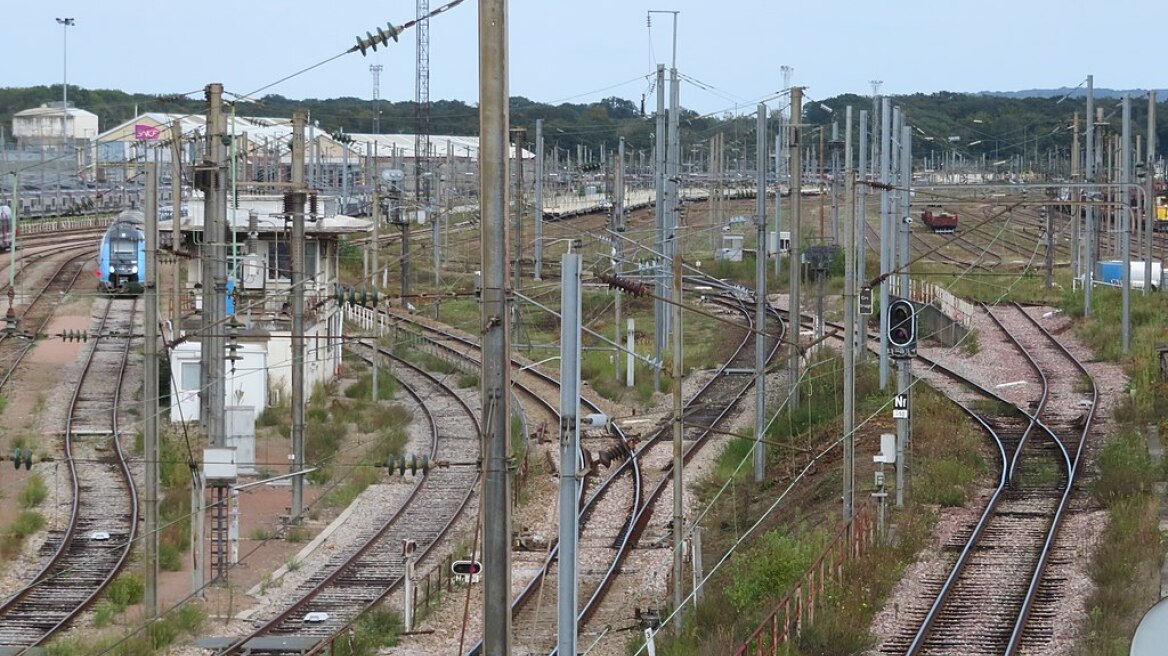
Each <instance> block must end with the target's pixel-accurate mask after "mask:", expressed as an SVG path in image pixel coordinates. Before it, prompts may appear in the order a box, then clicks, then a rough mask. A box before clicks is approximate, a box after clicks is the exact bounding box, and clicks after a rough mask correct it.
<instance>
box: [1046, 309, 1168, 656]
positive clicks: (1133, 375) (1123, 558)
mask: <svg viewBox="0 0 1168 656" xmlns="http://www.w3.org/2000/svg"><path fill="white" fill-rule="evenodd" d="M1130 300H1131V329H1132V330H1131V336H1132V339H1131V348H1130V351H1129V352H1128V353H1127V354H1124V353H1123V351H1122V343H1121V340H1119V339H1116V330H1117V328H1116V327H1117V326H1118V325H1119V324H1120V322H1121V321H1122V316H1121V315H1122V293H1121V291H1120V290H1113V289H1098V290H1096V293H1094V294H1093V295H1092V301H1093V305H1092V314H1091V316H1090V317H1089V318H1088V317H1085V316H1084V312H1083V296H1082V293H1081V292H1073V291H1071V290H1070V289H1069V288H1068V289H1066V290H1064V292H1063V296H1062V299H1061V307H1062V310H1063V312H1064V313H1066V314H1068V315H1069V316H1071V317H1073V318H1076V319H1078V321H1076V323H1075V324H1074V330H1075V334H1076V335H1077V336H1078V337H1079V338H1081V339H1082V340H1083V341H1084V342H1086V344H1087V345H1088V346H1089V347H1090V348H1091V349H1092V350H1093V351H1094V352H1095V354H1096V357H1097V358H1100V359H1105V360H1114V361H1116V362H1119V363H1120V364H1122V365H1123V368H1124V370H1125V372H1126V373H1127V375H1128V381H1129V382H1128V388H1127V389H1126V390H1125V393H1124V394H1122V395H1121V396H1120V399H1119V401H1118V403H1117V407H1116V408H1115V409H1114V410H1113V411H1112V413H1111V414H1112V417H1113V419H1114V420H1115V421H1116V422H1117V423H1118V424H1119V425H1118V427H1117V429H1116V431H1115V432H1114V434H1113V435H1111V436H1110V438H1109V441H1108V443H1107V444H1106V445H1105V446H1104V448H1103V449H1102V450H1101V452H1100V453H1099V455H1098V457H1097V460H1096V464H1097V469H1098V477H1097V478H1096V479H1095V480H1093V481H1092V482H1091V493H1092V495H1093V496H1094V498H1095V500H1096V501H1098V502H1099V503H1100V504H1102V505H1103V506H1104V507H1105V508H1107V510H1108V512H1109V513H1110V522H1109V523H1108V526H1107V529H1106V531H1105V532H1104V533H1103V536H1102V539H1101V540H1100V542H1099V545H1098V548H1097V550H1096V553H1095V557H1094V559H1093V560H1092V563H1091V576H1092V578H1093V579H1094V582H1095V585H1096V587H1095V591H1094V593H1093V594H1092V595H1091V597H1090V598H1089V599H1088V600H1087V609H1088V620H1087V626H1086V627H1085V630H1084V631H1083V634H1082V635H1083V637H1082V638H1081V639H1080V644H1079V645H1078V646H1077V647H1078V652H1077V653H1082V654H1091V655H1092V656H1096V655H1102V656H1120V655H1124V656H1126V654H1127V653H1128V650H1129V645H1130V642H1131V636H1132V634H1133V632H1134V629H1135V626H1136V624H1137V623H1138V622H1139V619H1140V617H1141V616H1142V614H1143V612H1144V611H1145V610H1146V609H1147V608H1148V607H1149V606H1150V605H1151V604H1153V603H1154V602H1155V601H1156V600H1157V599H1158V598H1159V584H1158V582H1157V577H1156V573H1157V572H1158V571H1159V567H1160V543H1161V535H1160V533H1159V531H1158V530H1157V526H1158V520H1157V509H1156V506H1157V503H1156V500H1155V496H1154V494H1153V493H1152V485H1153V482H1154V481H1155V480H1156V479H1157V474H1158V472H1156V471H1155V469H1154V467H1153V466H1152V464H1151V460H1150V459H1149V457H1148V455H1147V452H1146V446H1145V444H1144V440H1143V437H1142V435H1141V431H1143V430H1144V429H1145V427H1146V426H1147V425H1148V424H1157V425H1159V426H1160V429H1161V431H1164V428H1165V426H1164V421H1163V418H1164V417H1165V416H1168V384H1166V383H1165V382H1164V381H1163V380H1162V379H1161V375H1160V371H1159V357H1158V354H1157V352H1156V347H1157V345H1158V344H1160V343H1162V342H1163V341H1164V337H1163V326H1164V324H1165V323H1166V320H1168V298H1166V297H1165V296H1164V295H1163V294H1147V295H1143V294H1132V295H1131V299H1130ZM1088 389H1089V386H1088V385H1087V384H1086V383H1085V381H1081V380H1080V381H1076V384H1075V390H1076V391H1077V392H1079V393H1084V392H1085V391H1087V390H1088Z"/></svg>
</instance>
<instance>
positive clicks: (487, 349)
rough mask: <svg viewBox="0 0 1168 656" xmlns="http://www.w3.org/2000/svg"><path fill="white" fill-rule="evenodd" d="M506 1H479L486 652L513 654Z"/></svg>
mask: <svg viewBox="0 0 1168 656" xmlns="http://www.w3.org/2000/svg"><path fill="white" fill-rule="evenodd" d="M507 67H508V64H507V0H480V2H479V126H480V128H479V129H480V132H481V135H482V136H481V146H480V150H479V153H480V158H479V168H480V176H479V185H480V186H479V201H480V204H481V208H482V239H481V242H482V253H481V261H482V323H481V326H480V332H481V334H482V336H483V338H482V340H483V341H482V344H483V363H482V367H483V372H482V376H481V380H482V399H483V410H482V412H483V418H482V430H483V432H484V436H483V443H484V448H483V457H482V462H483V467H484V470H485V471H484V472H483V474H484V477H483V517H484V519H485V521H484V522H483V567H484V569H485V572H484V576H485V582H484V585H483V653H484V654H490V655H491V656H510V654H511V466H512V462H511V448H510V447H511V393H510V390H511V360H510V358H511V318H510V314H511V313H510V311H509V308H508V307H507V304H508V301H509V296H510V294H509V292H508V290H507V288H506V287H507V267H508V262H509V260H508V258H507V209H508V206H509V203H508V193H507V192H508V184H507V183H508V180H509V175H508V170H507V165H508V157H507V155H508V150H509V148H508V143H507V128H508V123H509V116H508V96H507V93H508V89H507V87H508V84H507V80H508V73H507Z"/></svg>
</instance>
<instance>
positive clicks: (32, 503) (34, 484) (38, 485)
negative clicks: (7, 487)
mask: <svg viewBox="0 0 1168 656" xmlns="http://www.w3.org/2000/svg"><path fill="white" fill-rule="evenodd" d="M48 496H49V488H48V486H46V485H45V479H44V478H41V475H40V474H39V473H36V474H33V475H31V476H29V477H28V481H26V482H25V484H24V487H22V488H21V489H20V507H21V508H24V509H25V510H32V509H33V508H36V507H37V506H39V505H41V503H42V502H43V501H44V500H45V499H46V498H48Z"/></svg>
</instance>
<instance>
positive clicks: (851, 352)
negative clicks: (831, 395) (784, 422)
mask: <svg viewBox="0 0 1168 656" xmlns="http://www.w3.org/2000/svg"><path fill="white" fill-rule="evenodd" d="M861 120H863V119H861ZM844 125H845V126H846V127H845V128H844V130H845V132H846V134H847V139H846V141H845V144H846V148H845V153H844V170H845V171H846V173H845V175H846V178H845V179H846V181H847V190H846V196H847V202H848V203H849V204H850V205H851V212H850V213H849V215H850V216H851V224H850V225H849V226H848V230H847V232H845V233H844V234H846V235H847V239H845V240H844V415H843V434H844V435H843V437H844V444H843V446H844V463H843V465H844V471H843V478H844V490H843V494H844V501H843V519H844V522H845V523H846V522H847V521H848V520H850V519H851V518H852V514H853V508H854V507H855V491H854V485H855V475H856V472H855V469H856V465H855V436H854V435H853V433H854V431H855V428H854V427H855V423H856V417H855V412H856V411H855V403H856V401H855V398H856V271H855V266H856V203H855V200H856V198H855V191H856V184H855V182H856V179H855V175H854V171H853V169H852V107H851V105H848V109H847V114H846V120H845V123H844Z"/></svg>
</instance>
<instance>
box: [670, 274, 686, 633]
mask: <svg viewBox="0 0 1168 656" xmlns="http://www.w3.org/2000/svg"><path fill="white" fill-rule="evenodd" d="M673 300H674V303H673V305H672V306H671V311H672V312H673V330H674V331H676V334H675V335H674V336H673V608H674V612H675V613H678V614H677V615H675V617H676V618H677V619H676V621H675V622H674V625H673V630H674V632H675V633H676V634H677V635H681V627H682V622H681V615H680V612H681V606H682V603H683V602H684V601H685V579H684V577H683V574H684V571H683V562H682V548H683V547H684V544H685V513H684V509H683V507H682V499H683V491H684V490H683V488H684V485H685V476H684V472H683V469H684V467H685V460H684V459H683V458H682V451H683V450H682V438H683V436H684V430H683V427H682V420H683V417H682V411H683V408H682V405H681V382H682V381H681V379H682V372H683V371H684V370H683V369H682V355H683V352H684V351H683V346H682V344H683V341H682V324H681V254H680V253H679V254H677V255H676V256H674V258H673Z"/></svg>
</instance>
